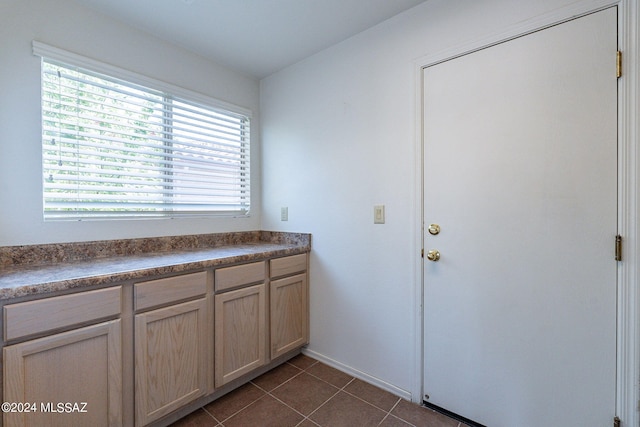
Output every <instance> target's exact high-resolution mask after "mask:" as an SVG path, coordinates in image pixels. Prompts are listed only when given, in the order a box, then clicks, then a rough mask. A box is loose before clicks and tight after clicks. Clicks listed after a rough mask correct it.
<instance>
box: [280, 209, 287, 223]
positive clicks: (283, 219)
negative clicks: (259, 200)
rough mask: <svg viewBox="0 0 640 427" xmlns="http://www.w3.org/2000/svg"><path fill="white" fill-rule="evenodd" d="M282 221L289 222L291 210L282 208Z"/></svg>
mask: <svg viewBox="0 0 640 427" xmlns="http://www.w3.org/2000/svg"><path fill="white" fill-rule="evenodd" d="M280 221H289V208H288V207H281V208H280Z"/></svg>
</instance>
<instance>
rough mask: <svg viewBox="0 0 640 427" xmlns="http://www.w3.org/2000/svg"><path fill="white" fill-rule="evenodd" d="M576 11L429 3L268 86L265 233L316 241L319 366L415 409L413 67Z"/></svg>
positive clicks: (487, 2) (501, 0) (467, 1)
mask: <svg viewBox="0 0 640 427" xmlns="http://www.w3.org/2000/svg"><path fill="white" fill-rule="evenodd" d="M570 3H573V2H572V1H570V0H544V1H535V2H531V1H529V0H518V1H515V0H483V1H477V0H456V1H450V0H429V1H427V2H425V3H423V4H421V5H419V6H417V7H415V8H413V9H411V10H409V11H407V12H406V13H403V14H401V15H399V16H396V17H395V18H392V19H391V20H388V21H386V22H384V23H382V24H380V25H378V26H376V27H374V28H372V29H370V30H368V31H365V32H363V33H360V34H359V35H357V36H355V37H353V38H351V39H349V40H347V41H345V42H343V43H341V44H339V45H336V46H334V47H332V48H330V49H327V50H325V51H323V52H321V53H319V54H317V55H315V56H313V57H311V58H308V59H306V60H304V61H302V62H300V63H298V64H296V65H294V66H291V67H289V68H287V69H285V70H283V71H281V72H279V73H277V74H275V75H273V76H270V77H268V78H266V79H264V80H263V81H262V82H261V117H262V132H263V133H262V144H263V145H262V150H263V164H264V167H263V201H264V202H263V228H265V229H270V230H289V231H294V230H295V231H305V232H310V233H312V234H313V240H312V246H313V249H312V252H311V344H310V346H309V350H310V351H311V352H312V353H313V354H315V355H316V356H319V357H321V358H325V359H326V360H328V361H332V362H333V363H335V364H336V365H337V366H340V367H342V368H345V369H348V370H352V371H353V372H354V373H356V374H358V375H360V376H362V377H364V378H367V379H369V380H371V381H374V382H376V383H378V384H380V385H382V386H385V387H387V388H388V389H390V390H393V391H394V392H396V393H398V394H400V395H403V396H405V397H408V396H410V395H412V398H414V399H415V400H418V398H419V396H418V394H419V393H420V381H421V372H420V366H421V360H420V356H419V351H420V350H419V348H417V347H419V342H420V341H419V338H418V334H419V333H420V331H419V328H418V327H417V326H416V325H417V324H418V325H419V317H418V313H415V310H416V305H415V302H414V301H415V298H416V297H417V295H419V292H420V286H421V278H420V277H419V276H420V273H419V271H420V269H419V263H420V257H419V251H420V248H419V247H418V246H419V245H418V244H417V243H416V242H417V241H418V242H419V237H417V236H419V233H420V229H419V226H418V225H417V223H418V221H420V216H421V215H420V205H421V203H422V202H421V198H420V191H421V189H420V185H419V183H420V177H419V176H417V175H419V173H420V158H419V156H420V154H419V147H420V141H419V124H420V123H419V121H418V119H417V115H418V113H419V107H418V106H419V81H418V79H417V75H418V66H419V65H420V64H421V62H420V61H419V60H418V58H422V57H425V56H427V55H434V54H435V53H438V52H441V51H445V50H449V49H452V48H454V47H456V46H461V45H464V44H467V43H468V42H470V41H473V40H478V39H483V38H484V37H486V36H489V35H494V34H496V33H498V32H500V30H501V29H506V28H508V27H509V26H512V25H516V24H518V23H521V22H522V21H525V20H529V19H532V18H534V17H536V16H538V15H541V14H543V13H547V12H550V11H551V10H553V9H556V8H558V7H562V6H565V5H568V4H570ZM376 204H384V205H385V206H386V224H384V225H374V224H373V206H374V205H376ZM282 206H288V207H289V221H288V222H281V221H280V216H279V215H280V207H282ZM420 400H421V399H420Z"/></svg>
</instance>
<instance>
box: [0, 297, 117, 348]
mask: <svg viewBox="0 0 640 427" xmlns="http://www.w3.org/2000/svg"><path fill="white" fill-rule="evenodd" d="M120 298H121V287H120V286H116V287H113V288H107V289H99V290H96V291H88V292H80V293H77V294H71V295H64V296H60V297H53V298H45V299H41V300H36V301H28V302H22V303H18V304H11V305H6V306H4V339H5V341H9V340H13V339H16V338H20V337H24V336H27V335H33V334H38V333H42V332H46V331H51V330H54V329H59V328H65V327H69V326H73V325H79V324H82V323H86V322H90V321H92V320H98V319H104V318H108V317H115V316H117V315H119V314H120V307H121V304H120Z"/></svg>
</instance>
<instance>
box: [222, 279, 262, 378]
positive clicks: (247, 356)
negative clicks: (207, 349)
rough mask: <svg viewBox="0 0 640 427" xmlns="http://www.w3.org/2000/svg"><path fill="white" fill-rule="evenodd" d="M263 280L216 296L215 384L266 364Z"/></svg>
mask: <svg viewBox="0 0 640 427" xmlns="http://www.w3.org/2000/svg"><path fill="white" fill-rule="evenodd" d="M265 306H266V297H265V285H264V283H262V284H259V285H254V286H250V287H248V288H243V289H238V290H236V291H231V292H226V293H223V294H218V295H216V296H215V355H216V356H215V367H216V368H215V369H216V372H215V384H216V387H220V386H222V385H223V384H226V383H228V382H229V381H231V380H233V379H235V378H238V377H240V376H242V375H244V374H245V373H247V372H250V371H251V370H253V369H255V368H258V367H260V366H262V365H264V364H265V363H266V348H265V346H266V344H265V342H266V310H265Z"/></svg>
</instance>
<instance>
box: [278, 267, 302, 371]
mask: <svg viewBox="0 0 640 427" xmlns="http://www.w3.org/2000/svg"><path fill="white" fill-rule="evenodd" d="M307 295H308V285H307V275H306V274H298V275H296V276H291V277H287V278H284V279H280V280H274V281H272V282H271V297H270V302H271V304H270V314H271V358H272V359H273V358H276V357H278V356H280V355H282V354H284V353H286V352H288V351H290V350H293V349H295V348H297V347H301V346H303V345H305V344H307V342H308V341H309V334H308V330H309V328H308V325H309V308H308V297H307Z"/></svg>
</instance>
